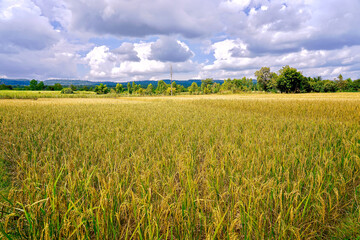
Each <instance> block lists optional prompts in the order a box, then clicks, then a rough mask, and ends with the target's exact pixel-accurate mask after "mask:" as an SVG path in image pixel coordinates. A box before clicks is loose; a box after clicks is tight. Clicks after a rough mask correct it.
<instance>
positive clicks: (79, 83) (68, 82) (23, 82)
mask: <svg viewBox="0 0 360 240" xmlns="http://www.w3.org/2000/svg"><path fill="white" fill-rule="evenodd" d="M164 81H165V83H167V84H170V79H164ZM173 81H174V82H176V83H177V84H180V85H183V86H184V87H189V86H191V84H192V83H193V82H196V83H197V85H199V86H200V85H201V79H189V80H173ZM43 82H44V84H45V85H54V84H55V83H60V84H61V85H62V86H70V85H75V86H88V87H93V86H96V85H99V84H100V83H102V84H106V86H108V87H115V86H116V84H118V83H120V84H122V85H123V86H124V87H126V86H127V84H128V83H131V84H132V83H133V81H129V82H111V81H97V82H92V81H87V80H67V79H48V80H45V81H43ZM214 82H216V83H220V84H222V83H223V82H224V80H214ZM253 82H254V83H256V80H253ZM135 83H136V84H140V85H141V87H143V88H146V87H147V86H148V85H149V84H150V83H151V84H152V85H153V86H154V87H155V88H156V87H157V84H158V81H154V80H142V81H135ZM0 84H5V85H12V86H29V84H30V80H29V79H7V78H0Z"/></svg>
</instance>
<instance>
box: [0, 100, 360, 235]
mask: <svg viewBox="0 0 360 240" xmlns="http://www.w3.org/2000/svg"><path fill="white" fill-rule="evenodd" d="M0 136H1V137H0V146H1V148H0V166H1V170H0V186H1V196H2V197H1V199H0V211H1V212H0V238H8V239H12V238H30V239H59V238H61V239H311V238H316V239H320V238H324V239H331V238H334V239H336V238H338V239H343V238H348V239H356V238H357V237H358V236H359V235H360V207H359V201H360V172H359V170H360V94H359V93H333V94H286V95H285V94H239V95H202V96H176V97H129V98H125V97H121V98H108V99H103V98H92V99H88V98H82V99H69V98H64V99H56V98H46V99H45V98H38V99H37V100H32V99H26V100H19V99H17V100H11V99H3V100H0Z"/></svg>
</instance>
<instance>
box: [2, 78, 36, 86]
mask: <svg viewBox="0 0 360 240" xmlns="http://www.w3.org/2000/svg"><path fill="white" fill-rule="evenodd" d="M0 84H5V85H11V86H29V84H30V80H28V79H8V78H0Z"/></svg>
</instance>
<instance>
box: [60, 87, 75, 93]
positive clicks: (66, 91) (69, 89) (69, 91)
mask: <svg viewBox="0 0 360 240" xmlns="http://www.w3.org/2000/svg"><path fill="white" fill-rule="evenodd" d="M73 93H74V91H73V90H72V89H71V88H63V89H61V94H73Z"/></svg>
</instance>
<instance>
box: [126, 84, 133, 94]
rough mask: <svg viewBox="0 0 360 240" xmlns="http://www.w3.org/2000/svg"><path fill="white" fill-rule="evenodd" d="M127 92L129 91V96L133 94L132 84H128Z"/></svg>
mask: <svg viewBox="0 0 360 240" xmlns="http://www.w3.org/2000/svg"><path fill="white" fill-rule="evenodd" d="M127 91H128V93H129V94H132V89H131V83H130V82H128V84H127Z"/></svg>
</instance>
